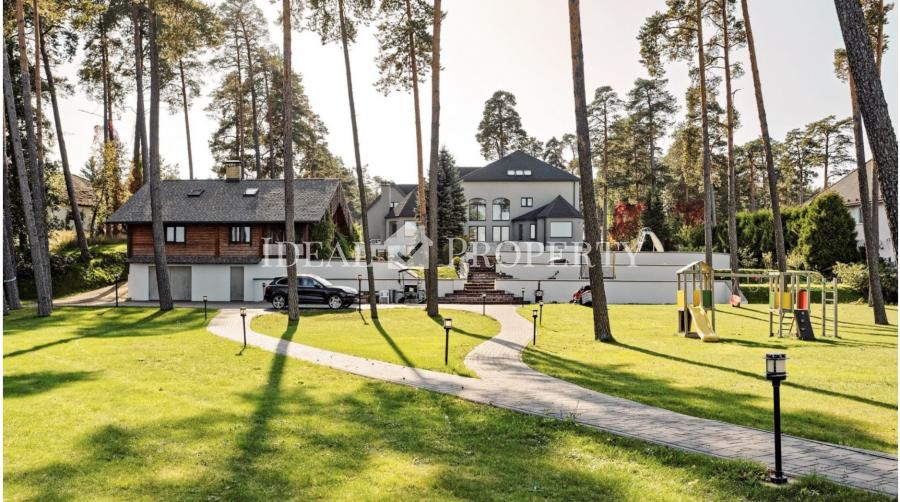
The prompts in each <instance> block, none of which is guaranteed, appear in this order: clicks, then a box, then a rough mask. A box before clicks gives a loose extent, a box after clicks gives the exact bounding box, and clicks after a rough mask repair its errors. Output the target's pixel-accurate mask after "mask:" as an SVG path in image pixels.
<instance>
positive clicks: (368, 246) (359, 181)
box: [338, 0, 440, 319]
mask: <svg viewBox="0 0 900 502" xmlns="http://www.w3.org/2000/svg"><path fill="white" fill-rule="evenodd" d="M438 1H440V0H438ZM338 11H339V14H340V23H341V48H342V49H343V51H344V70H345V72H346V74H347V99H348V100H349V101H350V128H351V130H352V131H353V156H354V158H355V160H356V186H357V188H358V190H359V210H360V223H361V225H362V233H363V249H364V250H365V253H366V280H367V281H368V282H367V284H368V289H367V291H368V292H369V295H368V297H369V298H368V299H369V309H370V315H371V317H372V319H378V303H377V298H376V296H375V271H374V270H373V268H372V243H371V241H370V240H369V219H368V217H367V213H368V204H369V203H368V200H367V197H366V183H365V179H364V178H363V170H362V157H361V155H360V153H359V128H358V127H357V124H356V100H355V99H354V97H353V77H352V73H351V72H350V50H349V48H348V41H347V20H346V18H345V15H344V0H338ZM360 301H361V300H360Z"/></svg>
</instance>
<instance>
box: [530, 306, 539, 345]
mask: <svg viewBox="0 0 900 502" xmlns="http://www.w3.org/2000/svg"><path fill="white" fill-rule="evenodd" d="M537 318H538V311H537V309H531V338H532V343H533V344H535V345H537Z"/></svg>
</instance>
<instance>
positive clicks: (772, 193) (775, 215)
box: [741, 0, 787, 272]
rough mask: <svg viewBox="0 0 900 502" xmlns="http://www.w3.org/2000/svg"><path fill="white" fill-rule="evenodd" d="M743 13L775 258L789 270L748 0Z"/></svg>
mask: <svg viewBox="0 0 900 502" xmlns="http://www.w3.org/2000/svg"><path fill="white" fill-rule="evenodd" d="M741 11H742V12H743V15H744V30H745V32H746V35H747V50H748V52H749V53H750V73H751V74H752V75H753V90H754V94H755V95H756V111H757V112H758V114H759V129H760V133H761V136H762V141H763V151H764V152H765V157H766V174H767V177H768V182H769V197H770V198H771V204H772V225H773V227H774V231H775V258H776V261H777V262H778V270H780V271H782V272H784V271H785V270H787V256H786V255H785V251H784V227H783V225H782V222H781V203H780V202H779V200H778V173H777V172H776V171H775V159H774V157H773V155H772V139H771V137H770V136H769V121H768V118H767V117H766V104H765V101H763V94H762V83H761V82H760V79H759V65H758V64H757V62H756V45H755V44H754V42H753V29H752V28H751V26H750V10H749V9H748V7H747V0H741Z"/></svg>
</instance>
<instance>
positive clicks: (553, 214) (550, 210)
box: [513, 195, 581, 221]
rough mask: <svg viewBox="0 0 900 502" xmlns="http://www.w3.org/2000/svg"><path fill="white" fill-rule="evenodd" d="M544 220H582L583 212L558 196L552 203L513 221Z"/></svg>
mask: <svg viewBox="0 0 900 502" xmlns="http://www.w3.org/2000/svg"><path fill="white" fill-rule="evenodd" d="M544 218H581V212H580V211H578V209H575V206H573V205H572V204H569V201H567V200H566V199H564V198H563V196H562V195H557V196H556V198H555V199H553V200H551V201H550V203H548V204H545V205H543V206H541V207H539V208H537V209H533V210H531V211H528V212H527V213H525V214H523V215H520V216H517V217H515V218H513V221H529V220H541V219H544Z"/></svg>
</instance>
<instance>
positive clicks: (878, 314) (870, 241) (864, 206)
mask: <svg viewBox="0 0 900 502" xmlns="http://www.w3.org/2000/svg"><path fill="white" fill-rule="evenodd" d="M849 83H850V105H851V110H852V111H853V113H852V114H851V117H852V119H853V142H854V146H855V147H856V149H855V151H856V176H857V180H858V181H859V206H860V207H859V212H860V216H861V218H862V224H863V236H864V238H865V243H866V265H867V267H868V269H869V270H868V272H869V301H870V302H871V304H872V314H873V315H874V317H875V324H882V325H884V324H887V323H888V319H887V313H886V312H885V310H884V294H883V293H882V290H881V277H880V276H879V274H878V272H879V266H878V254H879V244H878V237H877V236H876V235H875V234H874V233H873V232H872V213H871V207H870V201H869V176H868V173H867V172H866V147H865V143H864V140H863V124H862V117H861V116H860V113H859V102H858V100H857V98H856V85H855V83H854V82H853V76H850V78H849ZM872 181H873V184H877V183H875V180H872Z"/></svg>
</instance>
